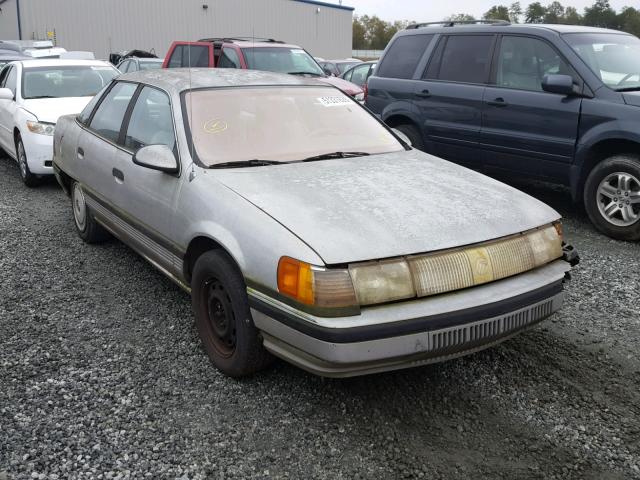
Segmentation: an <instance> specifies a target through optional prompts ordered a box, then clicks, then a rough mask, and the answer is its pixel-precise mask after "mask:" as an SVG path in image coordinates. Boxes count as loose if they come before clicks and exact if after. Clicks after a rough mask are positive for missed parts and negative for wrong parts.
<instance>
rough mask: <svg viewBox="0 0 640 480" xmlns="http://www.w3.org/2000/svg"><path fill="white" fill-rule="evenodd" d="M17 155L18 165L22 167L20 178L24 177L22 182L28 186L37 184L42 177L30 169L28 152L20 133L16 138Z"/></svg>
mask: <svg viewBox="0 0 640 480" xmlns="http://www.w3.org/2000/svg"><path fill="white" fill-rule="evenodd" d="M16 156H17V158H18V167H19V168H20V178H22V183H24V184H25V185H26V186H27V187H35V186H37V185H38V183H39V181H40V179H39V178H38V177H37V176H36V175H34V174H33V173H31V170H29V164H28V163H27V152H26V151H25V149H24V144H23V143H22V138H20V135H18V138H17V139H16Z"/></svg>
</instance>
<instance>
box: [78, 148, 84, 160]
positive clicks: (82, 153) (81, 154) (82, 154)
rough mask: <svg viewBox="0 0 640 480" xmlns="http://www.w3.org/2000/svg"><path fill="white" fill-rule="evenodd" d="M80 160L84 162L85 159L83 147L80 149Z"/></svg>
mask: <svg viewBox="0 0 640 480" xmlns="http://www.w3.org/2000/svg"><path fill="white" fill-rule="evenodd" d="M78 158H79V159H80V160H82V159H83V158H84V150H83V149H82V147H78Z"/></svg>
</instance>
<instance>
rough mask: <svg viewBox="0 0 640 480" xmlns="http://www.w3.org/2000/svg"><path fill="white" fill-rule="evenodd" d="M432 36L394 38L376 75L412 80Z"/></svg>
mask: <svg viewBox="0 0 640 480" xmlns="http://www.w3.org/2000/svg"><path fill="white" fill-rule="evenodd" d="M432 38H433V35H426V34H417V35H403V36H401V37H398V38H396V40H395V41H394V42H393V44H392V45H391V47H389V50H388V51H387V53H386V54H385V56H384V59H383V60H382V63H381V64H380V65H379V66H378V71H377V73H376V75H377V76H378V77H387V78H412V77H413V72H415V70H416V67H417V66H418V62H419V61H420V59H421V58H422V55H423V54H424V51H425V50H426V48H427V46H428V45H429V43H430V42H431V39H432Z"/></svg>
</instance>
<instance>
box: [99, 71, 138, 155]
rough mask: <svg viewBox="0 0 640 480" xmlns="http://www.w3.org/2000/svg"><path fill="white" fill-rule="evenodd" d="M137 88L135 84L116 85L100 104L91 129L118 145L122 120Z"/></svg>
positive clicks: (123, 83) (119, 83)
mask: <svg viewBox="0 0 640 480" xmlns="http://www.w3.org/2000/svg"><path fill="white" fill-rule="evenodd" d="M136 88H138V85H137V84H135V83H127V82H118V83H116V84H115V85H114V86H113V88H112V89H111V90H109V93H107V95H106V96H105V97H104V100H103V101H102V102H101V103H100V106H99V107H98V109H97V110H96V113H95V114H94V115H93V119H91V125H89V128H90V129H91V130H93V131H95V132H96V133H97V134H99V135H102V136H103V137H105V138H107V139H109V140H111V141H112V142H114V143H117V142H118V137H120V129H121V128H122V120H123V119H124V115H125V113H126V111H127V107H128V106H129V103H130V102H131V97H133V94H134V93H135V91H136Z"/></svg>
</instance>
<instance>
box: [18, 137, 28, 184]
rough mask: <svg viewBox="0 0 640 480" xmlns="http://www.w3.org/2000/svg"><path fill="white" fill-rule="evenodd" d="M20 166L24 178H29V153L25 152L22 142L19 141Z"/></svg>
mask: <svg viewBox="0 0 640 480" xmlns="http://www.w3.org/2000/svg"><path fill="white" fill-rule="evenodd" d="M18 166H19V167H20V175H21V176H22V178H27V154H26V153H25V152H24V145H22V142H18Z"/></svg>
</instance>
